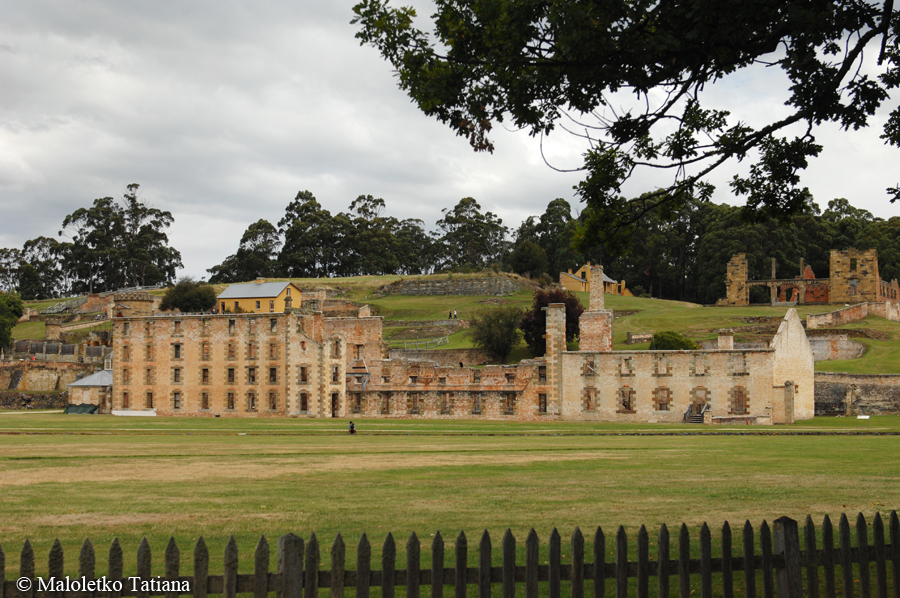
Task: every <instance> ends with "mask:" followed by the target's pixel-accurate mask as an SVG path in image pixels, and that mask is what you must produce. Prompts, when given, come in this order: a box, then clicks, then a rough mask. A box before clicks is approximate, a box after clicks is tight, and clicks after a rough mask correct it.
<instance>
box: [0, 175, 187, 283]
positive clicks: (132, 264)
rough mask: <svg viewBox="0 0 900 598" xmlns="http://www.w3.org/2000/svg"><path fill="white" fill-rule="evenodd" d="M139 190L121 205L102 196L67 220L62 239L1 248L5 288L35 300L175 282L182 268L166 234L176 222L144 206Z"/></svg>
mask: <svg viewBox="0 0 900 598" xmlns="http://www.w3.org/2000/svg"><path fill="white" fill-rule="evenodd" d="M139 188H140V185H138V184H136V183H133V184H131V185H128V187H127V189H126V192H125V194H124V195H123V197H122V199H121V200H120V201H116V200H115V199H113V198H112V197H101V198H99V199H96V200H94V203H93V205H91V206H90V207H87V208H79V209H77V210H75V211H74V212H72V213H71V214H69V215H68V216H66V217H65V218H64V219H63V222H62V229H61V230H60V231H59V236H60V237H61V238H62V240H57V239H54V238H52V237H43V236H41V237H37V238H36V239H31V240H29V241H26V242H25V244H24V245H23V246H22V248H21V249H18V248H0V290H6V291H11V290H15V291H17V292H18V293H19V295H20V296H21V297H22V298H23V299H28V300H31V299H50V298H56V297H68V296H72V295H78V294H84V293H96V292H102V291H111V290H115V289H120V288H125V287H134V286H152V285H155V284H158V283H169V282H172V281H173V280H174V279H175V272H176V270H177V269H178V268H181V267H182V263H181V254H180V253H179V252H178V251H177V250H176V249H174V248H172V247H170V246H169V237H168V236H167V235H166V229H168V228H169V227H170V226H171V225H172V223H173V222H174V218H173V217H172V214H171V213H170V212H167V211H164V210H159V209H157V208H153V207H151V206H148V205H147V204H145V203H144V202H142V201H141V200H140V198H139V197H138V189H139Z"/></svg>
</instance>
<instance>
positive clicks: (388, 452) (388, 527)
mask: <svg viewBox="0 0 900 598" xmlns="http://www.w3.org/2000/svg"><path fill="white" fill-rule="evenodd" d="M358 424H359V431H360V433H359V434H357V435H356V436H355V437H351V436H349V435H348V434H346V432H345V430H346V421H343V420H320V421H304V420H297V419H287V420H244V419H241V420H238V419H232V420H222V419H193V418H146V419H145V418H127V419H123V418H114V417H110V416H64V415H62V414H55V413H26V414H17V413H3V414H0V486H2V490H0V492H2V496H3V515H2V517H0V542H2V545H3V548H4V551H5V553H6V565H7V568H8V569H7V571H8V573H7V577H8V578H9V576H10V575H11V572H12V571H16V570H17V567H18V553H19V550H20V548H21V545H22V543H23V542H24V539H25V538H26V537H27V538H29V539H30V540H31V541H32V543H33V544H34V547H35V553H36V554H37V555H38V572H39V573H40V572H41V571H44V572H46V566H47V564H46V555H47V554H48V551H49V549H50V546H51V544H52V542H53V540H54V539H55V538H59V539H60V541H61V542H62V544H63V546H64V548H65V551H66V554H67V555H68V558H67V560H66V568H67V569H69V570H72V571H74V568H75V566H76V563H77V559H76V558H75V555H76V554H77V550H78V547H79V546H80V544H81V542H82V541H83V539H84V538H85V537H90V538H91V540H92V541H93V542H94V546H95V548H96V549H97V553H98V561H99V563H100V564H99V565H98V569H99V570H102V569H103V567H104V566H105V555H106V551H107V549H108V546H109V543H110V542H111V541H112V539H113V538H114V537H118V538H119V539H120V541H121V542H122V545H123V548H124V550H125V555H126V567H129V568H131V570H133V568H134V554H135V551H136V549H137V545H138V543H139V542H140V539H141V538H142V537H144V536H146V537H147V538H148V539H149V541H150V543H151V547H152V549H153V551H154V555H156V557H155V563H156V565H155V566H156V567H159V566H160V561H161V559H160V558H159V557H161V555H162V552H163V549H164V547H165V544H166V542H167V541H168V538H169V537H170V536H174V537H175V539H176V541H178V543H179V545H180V547H181V553H182V556H183V558H186V559H187V560H188V562H189V559H190V557H189V555H190V553H191V550H192V546H193V543H194V542H196V539H197V538H198V537H199V536H200V535H202V536H203V537H204V538H205V539H206V541H207V543H208V545H209V548H210V553H211V557H212V560H213V563H212V567H211V571H215V570H216V568H219V567H221V559H222V551H223V549H224V544H225V542H226V541H227V538H228V536H229V535H232V534H233V535H234V536H235V537H236V539H237V540H238V545H239V548H240V551H241V570H242V571H247V572H249V570H250V569H251V568H250V560H249V559H250V555H251V554H252V550H253V548H254V546H255V544H256V542H257V540H258V538H259V535H260V534H265V535H266V536H267V537H268V538H269V540H270V542H274V541H275V539H276V538H277V537H278V536H280V535H282V534H284V533H287V532H294V533H297V534H302V535H303V536H304V537H307V538H308V537H309V533H310V532H311V531H313V530H314V531H316V533H317V536H318V537H319V539H320V542H321V543H322V546H323V549H322V554H323V559H324V561H325V562H326V563H327V561H328V553H329V548H328V547H330V544H331V542H332V541H333V539H334V537H335V534H337V533H338V532H340V533H341V534H342V536H343V538H344V540H345V542H346V543H347V546H348V555H349V554H352V548H351V547H354V546H355V545H356V543H357V541H358V540H359V537H360V535H361V534H362V533H363V532H366V533H367V535H368V537H369V539H370V541H371V542H372V544H373V548H374V550H373V552H374V554H373V557H374V559H375V560H374V562H375V563H377V562H378V560H377V559H378V558H379V556H380V547H381V545H382V543H383V541H384V539H385V537H386V535H387V533H388V532H392V533H393V534H394V536H395V538H396V539H397V541H398V544H399V550H398V553H399V554H401V555H402V553H403V546H404V545H405V542H406V538H407V537H408V535H409V533H410V532H412V531H415V532H416V533H417V534H418V536H419V537H420V539H421V540H422V541H423V543H424V544H425V545H426V546H427V545H428V544H429V543H430V539H431V534H433V533H434V532H435V531H436V530H441V533H442V534H443V535H444V537H445V539H447V540H448V542H449V543H451V544H452V540H453V539H454V538H455V537H456V535H457V534H458V533H459V531H460V530H466V532H467V534H468V536H469V543H470V554H472V555H473V558H474V555H475V552H476V551H475V550H474V547H475V546H476V544H477V539H478V537H479V536H480V534H481V532H482V531H483V530H485V529H487V530H488V531H489V532H490V533H491V535H492V537H493V538H494V539H495V542H494V546H495V547H496V546H498V545H499V539H500V537H501V535H502V533H503V531H504V530H505V529H506V528H510V529H512V531H513V532H514V533H515V534H516V536H517V537H518V538H520V543H523V542H522V540H523V539H524V537H525V534H526V533H527V532H528V530H529V529H530V528H532V527H534V528H535V529H536V530H537V532H538V534H539V535H540V537H541V539H542V543H543V545H544V546H546V539H547V537H548V536H549V533H550V531H551V530H552V528H553V527H556V528H558V529H559V530H560V533H561V534H562V535H563V538H564V539H567V538H568V537H569V535H570V534H571V533H572V531H573V529H574V528H575V526H579V527H580V528H581V529H582V530H583V531H585V533H586V535H588V537H590V535H591V534H592V533H593V530H595V529H596V526H598V525H601V526H603V528H604V529H605V530H606V531H607V534H609V535H610V536H611V534H613V533H614V531H615V529H616V527H617V526H618V525H624V526H625V527H626V529H627V530H628V531H629V533H630V535H631V537H634V533H635V532H636V530H637V528H638V527H639V526H640V525H641V524H646V525H647V526H648V528H649V529H650V530H651V535H653V534H655V530H656V529H658V526H659V525H660V524H661V523H663V522H665V523H666V524H668V525H669V527H670V529H672V530H674V529H677V526H678V525H680V523H681V522H686V523H687V524H688V525H689V526H691V528H692V529H693V530H694V532H696V528H697V527H698V526H699V525H700V524H701V523H702V522H704V521H706V522H709V523H710V525H711V526H712V527H713V529H717V528H719V527H721V524H722V522H723V521H725V520H728V521H730V522H731V523H732V524H733V525H739V524H742V523H743V522H744V520H746V519H749V520H750V521H751V522H753V524H754V525H755V526H758V525H759V523H761V521H762V520H763V519H767V520H768V521H769V522H771V521H772V520H773V519H775V518H777V517H779V516H781V515H789V516H792V517H794V518H802V517H805V515H806V514H808V513H809V514H812V515H813V516H814V517H815V518H816V520H817V521H820V520H821V518H822V516H823V515H825V514H829V515H830V516H831V517H832V519H834V520H835V521H836V520H837V517H839V515H840V513H841V512H847V513H848V514H853V515H855V514H856V513H857V512H858V511H862V512H864V513H866V514H873V513H874V512H875V511H882V512H889V511H890V510H891V509H894V508H896V507H897V506H898V504H900V458H898V456H897V455H898V451H897V449H898V446H900V436H893V435H886V436H875V435H843V436H821V435H801V436H797V435H791V436H784V435H779V434H777V433H781V432H793V431H800V432H804V431H805V432H815V431H821V430H832V431H835V430H837V431H846V432H856V431H857V428H856V421H855V420H850V419H842V418H834V419H827V420H812V421H809V422H803V423H801V424H798V425H795V426H779V427H777V428H771V427H769V428H747V427H743V428H742V429H741V431H751V432H765V433H766V434H764V435H752V436H751V435H734V436H719V435H708V429H704V432H707V434H697V435H683V434H682V435H628V434H634V433H638V432H640V431H652V432H657V433H678V432H684V431H685V429H686V427H685V426H678V425H672V426H667V425H653V426H649V425H640V424H632V425H622V424H585V423H571V424H569V423H559V422H555V423H537V424H527V423H510V424H506V423H502V422H473V421H455V422H434V421H423V422H410V421H385V420H377V421H367V420H360V421H358ZM694 430H696V428H694ZM868 431H895V432H896V431H900V418H898V417H890V416H885V417H875V418H873V420H872V422H871V428H870V429H869V430H868ZM773 432H774V433H776V434H772V433H773ZM695 537H696V536H695ZM608 546H609V547H610V548H609V550H610V558H611V555H612V552H611V551H612V543H611V542H609V543H608ZM273 547H274V544H273ZM563 554H564V555H565V556H564V558H567V555H568V550H564V551H563ZM402 561H403V559H402V557H401V558H400V562H401V565H402ZM428 561H429V554H428V550H427V549H425V550H424V551H423V564H427V563H428ZM154 571H156V569H155V570H154ZM159 572H160V573H161V572H162V571H161V569H160V570H159Z"/></svg>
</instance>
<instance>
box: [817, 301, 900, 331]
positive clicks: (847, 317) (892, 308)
mask: <svg viewBox="0 0 900 598" xmlns="http://www.w3.org/2000/svg"><path fill="white" fill-rule="evenodd" d="M870 315H873V316H881V317H882V318H885V319H888V320H891V321H894V322H900V304H898V303H894V302H892V301H878V302H864V303H858V304H856V305H851V306H850V307H845V308H843V309H838V310H835V311H830V312H828V313H824V314H809V315H807V316H806V328H807V330H815V329H816V328H833V327H835V326H840V325H841V324H849V323H850V322H859V321H861V320H864V319H865V318H866V317H868V316H870Z"/></svg>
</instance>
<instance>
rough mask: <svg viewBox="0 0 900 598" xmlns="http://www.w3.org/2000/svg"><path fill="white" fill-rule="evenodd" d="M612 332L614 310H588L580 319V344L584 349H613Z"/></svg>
mask: <svg viewBox="0 0 900 598" xmlns="http://www.w3.org/2000/svg"><path fill="white" fill-rule="evenodd" d="M612 333H613V312H612V311H609V310H604V311H586V312H584V313H582V314H581V318H579V320H578V345H579V347H580V348H581V350H582V351H612Z"/></svg>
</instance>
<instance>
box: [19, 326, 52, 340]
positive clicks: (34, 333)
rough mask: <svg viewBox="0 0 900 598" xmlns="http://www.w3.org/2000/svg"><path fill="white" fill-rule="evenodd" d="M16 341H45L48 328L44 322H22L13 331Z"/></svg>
mask: <svg viewBox="0 0 900 598" xmlns="http://www.w3.org/2000/svg"><path fill="white" fill-rule="evenodd" d="M12 336H13V338H15V339H29V340H44V339H45V338H47V326H46V325H45V324H44V323H43V322H22V323H21V324H16V325H15V326H14V327H13V329H12Z"/></svg>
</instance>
